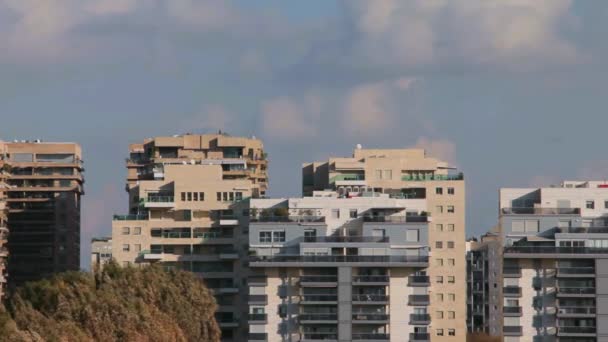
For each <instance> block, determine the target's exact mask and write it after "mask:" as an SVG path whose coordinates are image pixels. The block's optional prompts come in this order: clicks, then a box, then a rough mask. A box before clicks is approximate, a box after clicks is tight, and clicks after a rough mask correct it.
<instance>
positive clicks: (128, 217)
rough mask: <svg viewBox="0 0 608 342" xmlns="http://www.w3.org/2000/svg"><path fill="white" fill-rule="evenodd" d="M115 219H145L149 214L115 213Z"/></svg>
mask: <svg viewBox="0 0 608 342" xmlns="http://www.w3.org/2000/svg"><path fill="white" fill-rule="evenodd" d="M113 219H114V221H145V220H147V219H148V214H129V215H114V218H113Z"/></svg>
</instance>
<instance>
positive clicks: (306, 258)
mask: <svg viewBox="0 0 608 342" xmlns="http://www.w3.org/2000/svg"><path fill="white" fill-rule="evenodd" d="M250 261H251V262H332V263H334V262H335V263H341V262H349V263H378V264H383V263H387V262H389V263H428V261H429V257H428V256H416V255H412V256H409V255H274V256H253V257H251V260H250Z"/></svg>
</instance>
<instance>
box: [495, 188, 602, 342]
mask: <svg viewBox="0 0 608 342" xmlns="http://www.w3.org/2000/svg"><path fill="white" fill-rule="evenodd" d="M607 226H608V183H606V182H603V181H566V182H563V183H562V184H561V185H559V186H556V187H546V188H503V189H500V228H501V239H502V244H501V247H500V252H501V253H502V263H503V265H502V267H501V268H499V270H501V271H502V274H501V278H500V279H502V284H499V288H501V290H502V296H501V297H500V298H501V302H500V303H499V304H500V306H501V308H500V309H501V311H502V312H501V316H502V317H501V318H502V319H501V321H502V322H501V323H502V335H503V336H504V340H505V341H585V342H587V341H608V324H604V323H608V228H606V227H607Z"/></svg>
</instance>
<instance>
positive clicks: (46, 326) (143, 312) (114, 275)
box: [0, 263, 220, 342]
mask: <svg viewBox="0 0 608 342" xmlns="http://www.w3.org/2000/svg"><path fill="white" fill-rule="evenodd" d="M6 304H7V305H6V307H7V309H6V310H3V309H2V308H0V341H1V342H4V341H11V342H13V341H23V342H29V341H32V342H33V341H49V342H54V341H57V342H59V341H61V342H72V341H78V342H80V341H141V342H155V341H159V342H160V341H184V342H186V341H211V342H214V341H219V340H220V330H219V327H218V325H217V322H216V321H215V318H214V312H215V311H216V308H217V304H216V303H215V299H214V298H213V296H212V294H211V292H210V291H209V290H208V289H207V288H206V287H205V286H204V285H203V284H202V282H201V281H200V280H198V279H197V278H195V277H194V275H192V274H191V273H188V272H182V271H164V270H163V269H161V268H160V267H155V266H151V267H145V268H141V269H140V268H132V267H127V268H121V267H120V266H118V265H116V264H114V263H112V264H109V265H107V266H106V267H104V269H103V270H102V271H100V272H96V273H94V274H89V273H84V272H68V273H63V274H59V275H57V276H55V277H53V278H51V279H47V280H42V281H38V282H33V283H29V284H26V285H25V286H23V287H22V288H20V289H18V290H17V291H16V292H15V293H14V294H12V295H11V296H10V298H8V299H7V303H6Z"/></svg>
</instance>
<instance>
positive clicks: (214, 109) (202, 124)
mask: <svg viewBox="0 0 608 342" xmlns="http://www.w3.org/2000/svg"><path fill="white" fill-rule="evenodd" d="M233 123H234V114H232V113H231V112H228V111H227V110H226V109H225V108H224V107H222V106H219V105H209V106H206V107H205V108H204V109H203V110H202V111H201V112H200V113H199V114H197V115H194V116H192V117H190V118H188V119H186V120H184V121H183V122H182V123H181V125H180V128H181V129H182V130H183V131H185V132H193V131H195V130H201V131H204V132H210V131H218V130H222V131H226V130H228V129H229V128H230V127H232V124H233Z"/></svg>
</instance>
